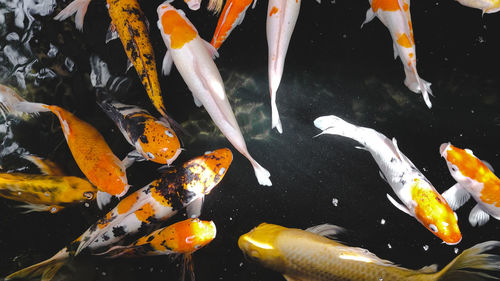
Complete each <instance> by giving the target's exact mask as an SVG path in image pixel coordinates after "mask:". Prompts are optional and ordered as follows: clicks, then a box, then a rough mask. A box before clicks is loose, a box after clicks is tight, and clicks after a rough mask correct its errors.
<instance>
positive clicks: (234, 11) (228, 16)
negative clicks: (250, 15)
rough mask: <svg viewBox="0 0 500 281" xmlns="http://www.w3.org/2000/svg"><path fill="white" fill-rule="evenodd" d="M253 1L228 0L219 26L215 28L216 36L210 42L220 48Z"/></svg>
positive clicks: (220, 17) (218, 23)
mask: <svg viewBox="0 0 500 281" xmlns="http://www.w3.org/2000/svg"><path fill="white" fill-rule="evenodd" d="M251 3H252V0H238V1H236V0H228V1H226V3H225V4H224V9H223V10H222V13H221V14H220V16H219V21H218V22H217V27H216V28H215V32H214V36H213V38H212V41H210V44H211V45H212V46H214V47H215V48H216V49H219V48H220V46H221V45H222V43H223V42H224V41H225V40H226V38H227V37H228V36H229V34H230V32H231V31H232V29H233V28H234V25H235V24H236V21H237V20H238V19H239V18H240V17H241V16H242V15H241V13H244V12H245V11H246V9H247V8H248V6H250V4H251Z"/></svg>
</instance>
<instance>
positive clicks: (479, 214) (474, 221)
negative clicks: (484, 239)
mask: <svg viewBox="0 0 500 281" xmlns="http://www.w3.org/2000/svg"><path fill="white" fill-rule="evenodd" d="M489 220H490V215H489V214H488V213H486V212H485V211H483V209H482V208H481V206H479V204H476V206H474V208H472V211H470V214H469V223H470V224H471V225H472V226H482V225H484V224H485V223H487V222H488V221H489Z"/></svg>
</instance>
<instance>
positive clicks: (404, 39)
mask: <svg viewBox="0 0 500 281" xmlns="http://www.w3.org/2000/svg"><path fill="white" fill-rule="evenodd" d="M396 42H398V44H399V45H400V46H403V47H405V48H411V46H412V43H411V41H410V39H409V38H408V35H406V33H403V34H401V35H400V36H399V38H398V40H397V41H396Z"/></svg>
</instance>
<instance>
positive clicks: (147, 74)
mask: <svg viewBox="0 0 500 281" xmlns="http://www.w3.org/2000/svg"><path fill="white" fill-rule="evenodd" d="M90 1H91V0H74V1H73V2H72V3H71V4H69V5H68V6H67V7H66V8H65V9H63V10H62V11H61V12H60V13H59V14H58V15H57V16H55V17H54V19H55V20H60V21H62V20H65V19H67V18H68V17H70V16H71V15H73V14H75V13H76V17H75V24H76V26H77V28H78V29H80V30H82V29H83V19H84V17H85V13H86V11H87V7H88V5H89V3H90ZM107 4H108V12H109V16H110V17H111V27H110V30H113V31H116V32H117V33H118V37H119V38H120V41H121V42H122V45H123V48H124V49H125V53H126V54H127V57H128V59H129V60H130V62H132V65H133V66H134V68H135V70H136V71H137V74H138V75H139V78H140V80H141V83H142V85H143V86H144V88H145V89H146V92H147V94H148V96H149V98H150V100H151V101H152V103H153V105H154V106H155V108H156V109H157V110H158V112H159V113H160V114H161V115H164V116H165V115H166V111H165V105H164V104H163V98H162V95H161V89H160V82H159V80H158V73H157V70H156V60H155V55H154V51H153V47H152V45H151V40H150V39H149V31H148V28H147V24H146V22H147V19H146V17H145V16H144V13H143V12H142V10H141V7H140V5H139V2H138V1H137V0H107Z"/></svg>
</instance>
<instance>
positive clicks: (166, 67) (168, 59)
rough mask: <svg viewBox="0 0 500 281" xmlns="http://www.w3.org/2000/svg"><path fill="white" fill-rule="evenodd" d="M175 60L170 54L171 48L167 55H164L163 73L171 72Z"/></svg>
mask: <svg viewBox="0 0 500 281" xmlns="http://www.w3.org/2000/svg"><path fill="white" fill-rule="evenodd" d="M173 63H174V61H173V60H172V55H171V54H170V50H167V52H166V53H165V56H164V57H163V63H162V65H161V73H162V74H163V75H165V76H167V75H169V74H170V71H171V70H172V64H173Z"/></svg>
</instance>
